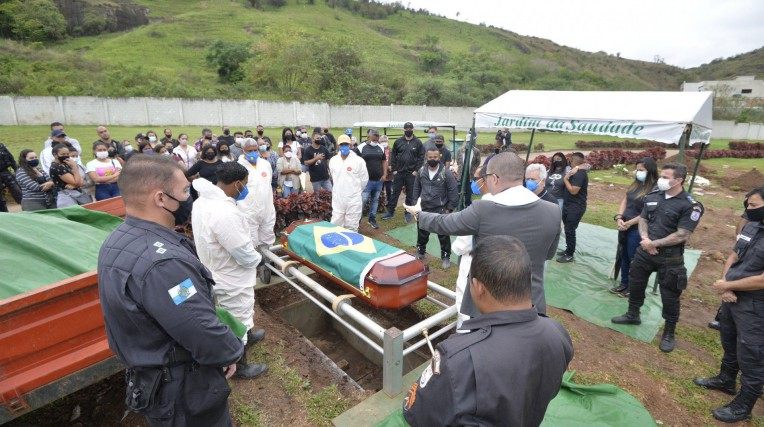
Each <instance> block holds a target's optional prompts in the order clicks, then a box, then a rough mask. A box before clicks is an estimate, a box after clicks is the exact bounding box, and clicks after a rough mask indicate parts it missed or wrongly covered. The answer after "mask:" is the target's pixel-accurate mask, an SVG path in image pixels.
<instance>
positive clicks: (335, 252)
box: [288, 221, 403, 289]
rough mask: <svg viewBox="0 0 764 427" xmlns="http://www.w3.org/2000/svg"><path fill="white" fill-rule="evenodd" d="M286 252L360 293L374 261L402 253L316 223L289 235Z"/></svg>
mask: <svg viewBox="0 0 764 427" xmlns="http://www.w3.org/2000/svg"><path fill="white" fill-rule="evenodd" d="M288 244H289V250H290V251H292V252H294V253H295V254H297V255H298V256H299V257H301V258H303V259H305V260H307V261H310V262H312V263H313V264H316V265H318V266H319V267H321V268H323V269H324V270H326V271H328V272H330V273H331V274H332V275H334V276H335V277H339V278H340V279H342V280H344V281H345V282H347V283H349V284H351V285H353V286H355V287H357V288H359V289H363V278H364V277H365V276H366V273H368V270H369V268H370V267H371V266H372V265H373V264H374V263H375V262H376V261H378V260H380V259H384V258H388V257H390V256H392V255H395V254H399V253H402V252H403V251H402V250H400V249H398V248H396V247H395V246H391V245H388V244H387V243H383V242H380V241H379V240H374V239H372V238H371V237H367V236H364V235H362V234H359V233H356V232H354V231H350V230H347V229H345V228H342V227H338V226H336V225H334V224H332V223H330V222H326V221H320V222H313V223H309V224H303V225H300V226H299V227H297V228H295V229H294V231H292V232H291V233H290V234H289V238H288Z"/></svg>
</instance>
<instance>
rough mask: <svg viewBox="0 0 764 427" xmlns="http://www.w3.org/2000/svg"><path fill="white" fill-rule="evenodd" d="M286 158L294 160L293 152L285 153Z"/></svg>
mask: <svg viewBox="0 0 764 427" xmlns="http://www.w3.org/2000/svg"><path fill="white" fill-rule="evenodd" d="M284 157H286V158H287V159H291V158H292V152H291V151H287V152H286V153H284Z"/></svg>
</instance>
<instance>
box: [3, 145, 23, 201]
mask: <svg viewBox="0 0 764 427" xmlns="http://www.w3.org/2000/svg"><path fill="white" fill-rule="evenodd" d="M18 168H19V166H18V165H17V164H16V159H15V158H14V157H13V154H11V152H10V151H9V150H8V148H7V147H6V146H5V145H4V144H0V212H8V206H7V205H6V203H5V197H3V191H4V190H5V188H8V190H10V192H11V196H12V197H13V199H14V200H15V201H16V203H18V204H21V186H19V183H18V182H17V181H16V175H15V173H16V169H18ZM8 169H13V171H9V170H8Z"/></svg>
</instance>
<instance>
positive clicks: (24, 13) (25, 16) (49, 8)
mask: <svg viewBox="0 0 764 427" xmlns="http://www.w3.org/2000/svg"><path fill="white" fill-rule="evenodd" d="M0 35H4V36H10V37H12V38H14V39H17V40H23V41H29V42H44V41H52V40H59V39H62V38H64V37H65V36H66V19H64V15H62V14H61V12H60V11H59V10H58V8H57V7H56V5H55V4H53V1H52V0H24V1H21V0H10V1H5V2H1V1H0Z"/></svg>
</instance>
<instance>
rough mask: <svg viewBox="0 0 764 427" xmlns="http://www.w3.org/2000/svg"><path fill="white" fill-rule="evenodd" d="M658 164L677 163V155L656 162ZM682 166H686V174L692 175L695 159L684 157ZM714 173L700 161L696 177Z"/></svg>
mask: <svg viewBox="0 0 764 427" xmlns="http://www.w3.org/2000/svg"><path fill="white" fill-rule="evenodd" d="M658 163H659V164H661V165H663V164H666V163H679V161H678V160H677V155H673V156H671V157H667V158H666V159H664V160H663V161H661V162H658ZM684 164H685V166H687V174H688V175H692V171H693V170H695V157H690V156H687V155H685V156H684ZM714 173H715V171H714V170H713V169H709V168H707V167H706V166H704V165H703V161H702V160H701V161H700V167H699V168H698V175H700V176H703V177H705V176H707V175H709V174H714Z"/></svg>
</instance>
